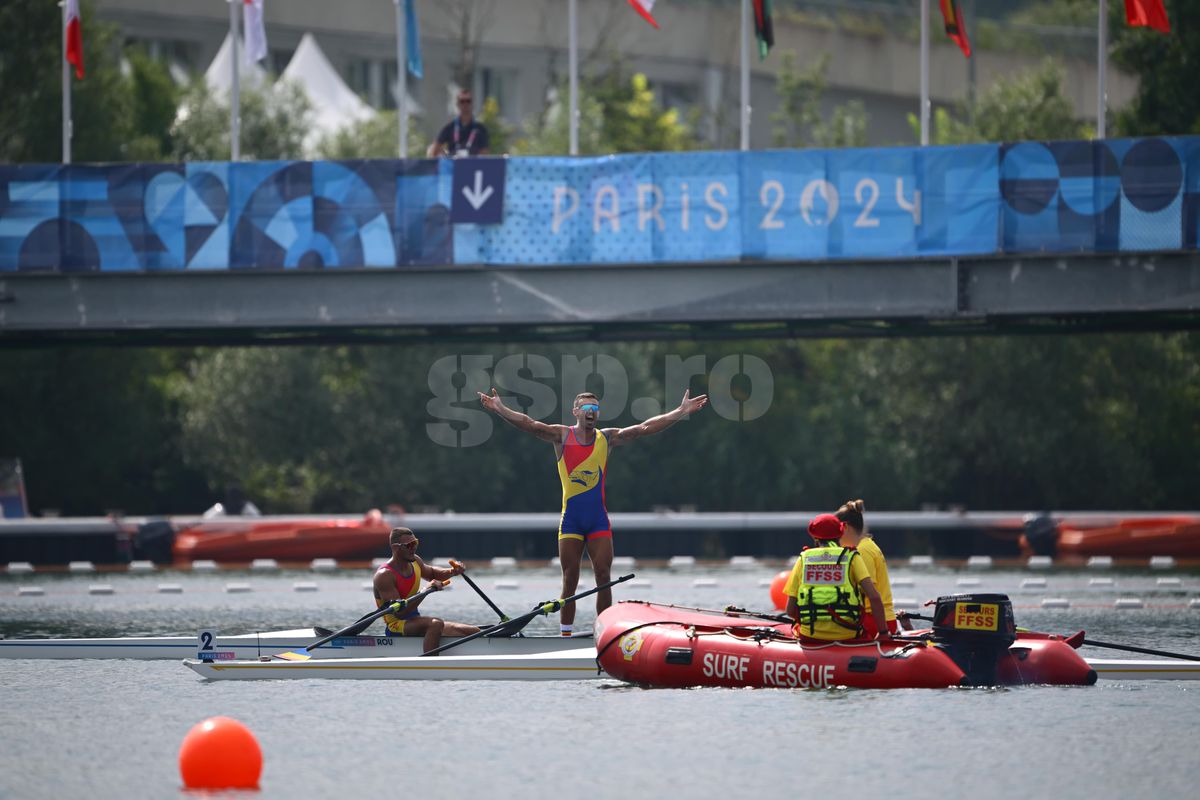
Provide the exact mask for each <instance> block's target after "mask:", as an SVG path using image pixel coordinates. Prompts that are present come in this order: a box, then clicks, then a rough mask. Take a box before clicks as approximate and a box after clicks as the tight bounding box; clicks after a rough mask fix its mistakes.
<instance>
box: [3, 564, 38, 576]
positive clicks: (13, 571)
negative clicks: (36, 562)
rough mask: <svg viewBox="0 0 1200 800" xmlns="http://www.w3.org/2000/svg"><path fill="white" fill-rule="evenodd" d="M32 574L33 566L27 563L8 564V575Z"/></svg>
mask: <svg viewBox="0 0 1200 800" xmlns="http://www.w3.org/2000/svg"><path fill="white" fill-rule="evenodd" d="M31 572H33V564H30V563H29V562H28V561H10V562H8V574H9V575H28V574H30V573H31Z"/></svg>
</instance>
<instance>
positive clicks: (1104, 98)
mask: <svg viewBox="0 0 1200 800" xmlns="http://www.w3.org/2000/svg"><path fill="white" fill-rule="evenodd" d="M1096 40H1097V45H1096V138H1097V139H1103V138H1104V121H1105V120H1104V118H1105V117H1106V116H1107V114H1108V108H1107V106H1108V92H1107V91H1106V89H1105V86H1104V82H1105V77H1106V73H1107V72H1108V2H1107V0H1100V24H1099V30H1098V32H1097V34H1096Z"/></svg>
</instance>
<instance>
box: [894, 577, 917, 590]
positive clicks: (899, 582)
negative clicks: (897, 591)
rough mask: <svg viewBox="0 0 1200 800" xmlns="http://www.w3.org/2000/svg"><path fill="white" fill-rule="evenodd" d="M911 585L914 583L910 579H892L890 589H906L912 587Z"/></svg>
mask: <svg viewBox="0 0 1200 800" xmlns="http://www.w3.org/2000/svg"><path fill="white" fill-rule="evenodd" d="M913 584H914V581H913V579H912V578H892V588H893V589H894V588H896V587H897V586H899V587H901V588H904V589H907V588H909V587H910V586H912V585H913Z"/></svg>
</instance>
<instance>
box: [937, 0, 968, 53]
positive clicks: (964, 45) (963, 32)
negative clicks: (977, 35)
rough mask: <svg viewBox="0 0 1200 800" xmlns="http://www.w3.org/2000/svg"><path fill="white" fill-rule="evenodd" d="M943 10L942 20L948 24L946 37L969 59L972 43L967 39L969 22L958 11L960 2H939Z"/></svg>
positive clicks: (956, 0)
mask: <svg viewBox="0 0 1200 800" xmlns="http://www.w3.org/2000/svg"><path fill="white" fill-rule="evenodd" d="M938 5H939V6H941V8H942V19H943V20H945V22H946V35H947V36H949V37H950V38H951V39H952V40H953V41H954V43H955V44H956V45H958V49H959V50H962V51H963V55H964V56H966V57H967V58H970V57H971V42H970V41H969V40H968V39H967V21H966V20H965V19H963V15H962V12H961V11H959V10H958V0H938Z"/></svg>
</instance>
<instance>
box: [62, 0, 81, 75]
mask: <svg viewBox="0 0 1200 800" xmlns="http://www.w3.org/2000/svg"><path fill="white" fill-rule="evenodd" d="M66 57H67V63H68V64H74V65H75V77H76V78H79V79H82V78H83V33H82V31H80V29H79V0H67V54H66Z"/></svg>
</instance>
